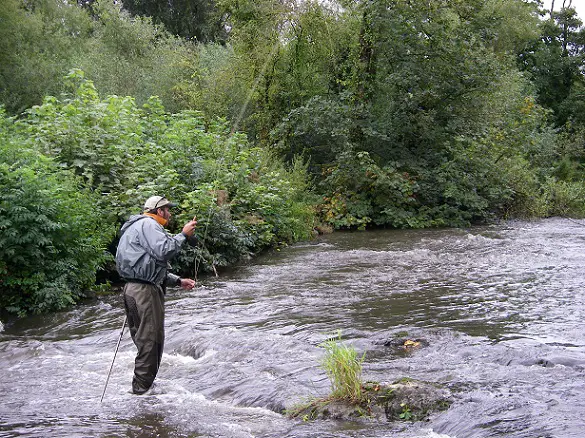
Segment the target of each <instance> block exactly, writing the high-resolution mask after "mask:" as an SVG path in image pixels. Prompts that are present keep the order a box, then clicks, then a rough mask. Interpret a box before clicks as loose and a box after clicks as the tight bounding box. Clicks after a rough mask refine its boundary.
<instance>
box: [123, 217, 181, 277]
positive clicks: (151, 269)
mask: <svg viewBox="0 0 585 438" xmlns="http://www.w3.org/2000/svg"><path fill="white" fill-rule="evenodd" d="M120 232H121V234H122V236H121V237H120V243H119V244H118V250H117V251H116V268H117V269H118V273H119V274H120V276H121V277H122V278H124V279H125V280H128V281H131V280H138V281H139V282H148V283H153V284H156V285H159V286H162V285H163V284H167V285H169V286H174V285H175V284H177V282H178V280H179V278H180V277H179V276H177V275H174V274H171V273H169V272H168V269H169V267H170V266H169V261H170V260H171V259H172V258H173V257H175V256H176V255H177V254H178V253H179V250H180V249H181V246H182V245H183V243H184V242H185V240H186V239H187V238H186V237H185V235H184V234H177V235H176V236H171V235H170V234H169V233H167V232H166V231H165V229H164V228H163V227H162V225H160V224H159V223H158V222H157V221H156V220H154V219H153V218H151V217H149V216H144V215H134V216H131V217H130V219H128V221H127V222H126V223H125V224H124V225H123V226H122V229H121V230H120Z"/></svg>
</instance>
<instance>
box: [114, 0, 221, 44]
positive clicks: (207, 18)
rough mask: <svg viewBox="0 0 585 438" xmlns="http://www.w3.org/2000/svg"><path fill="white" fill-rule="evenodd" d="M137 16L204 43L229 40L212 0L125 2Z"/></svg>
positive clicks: (130, 0)
mask: <svg viewBox="0 0 585 438" xmlns="http://www.w3.org/2000/svg"><path fill="white" fill-rule="evenodd" d="M122 3H123V5H124V8H125V9H127V10H128V11H129V12H130V13H132V14H133V15H142V16H146V17H152V18H153V20H154V21H155V22H157V23H162V24H164V25H165V27H166V28H167V29H168V30H169V32H171V33H173V34H175V35H180V36H182V37H184V38H187V39H195V40H197V41H200V42H210V41H211V42H213V41H215V42H221V41H224V40H225V38H226V30H225V27H224V26H223V20H222V19H221V15H220V13H219V11H218V10H217V7H216V6H215V2H214V1H209V0H196V1H195V0H174V1H172V2H169V1H167V0H123V2H122Z"/></svg>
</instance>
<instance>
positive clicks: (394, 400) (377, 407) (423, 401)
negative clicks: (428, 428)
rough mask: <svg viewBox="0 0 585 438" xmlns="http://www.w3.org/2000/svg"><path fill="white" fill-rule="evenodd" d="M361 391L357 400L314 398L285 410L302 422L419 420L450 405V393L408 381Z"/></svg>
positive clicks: (422, 383)
mask: <svg viewBox="0 0 585 438" xmlns="http://www.w3.org/2000/svg"><path fill="white" fill-rule="evenodd" d="M362 389H363V395H362V398H361V399H360V400H343V399H334V398H322V399H315V400H312V401H311V402H309V403H307V404H305V405H303V406H299V407H297V408H296V409H294V410H291V411H289V416H291V417H294V418H302V419H304V420H315V419H336V420H356V419H361V418H364V419H366V418H367V419H370V420H377V421H420V420H424V419H425V418H426V417H427V416H428V415H429V414H430V413H432V412H436V411H442V410H446V409H448V408H449V406H450V405H451V403H452V398H451V394H450V392H449V391H447V390H446V389H444V388H442V387H441V386H439V385H436V384H433V383H428V382H422V381H417V380H411V379H402V380H399V381H397V382H395V383H392V384H383V383H373V382H368V383H366V384H364V386H363V388H362Z"/></svg>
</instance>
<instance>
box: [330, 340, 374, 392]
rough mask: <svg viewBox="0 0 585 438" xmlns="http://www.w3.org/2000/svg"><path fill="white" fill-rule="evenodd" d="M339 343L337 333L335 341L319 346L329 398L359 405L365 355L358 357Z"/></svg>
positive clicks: (352, 350)
mask: <svg viewBox="0 0 585 438" xmlns="http://www.w3.org/2000/svg"><path fill="white" fill-rule="evenodd" d="M340 341H341V333H338V335H337V339H330V340H327V341H325V342H323V343H322V344H321V347H322V348H324V349H325V357H324V358H323V360H322V367H323V369H324V370H325V372H326V373H327V376H328V377H329V380H330V381H331V396H330V398H333V399H339V400H345V401H348V402H351V403H360V402H361V401H362V381H361V374H362V363H363V361H364V359H365V354H364V355H362V356H361V357H359V356H358V354H357V352H356V351H355V349H354V348H352V347H348V346H346V345H344V344H342V343H341V342H340Z"/></svg>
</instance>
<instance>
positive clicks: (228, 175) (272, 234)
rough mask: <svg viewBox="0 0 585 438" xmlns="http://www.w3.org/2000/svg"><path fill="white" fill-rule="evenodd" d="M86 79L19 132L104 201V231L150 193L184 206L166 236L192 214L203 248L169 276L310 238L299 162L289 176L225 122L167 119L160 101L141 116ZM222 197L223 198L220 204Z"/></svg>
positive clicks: (191, 251) (76, 74)
mask: <svg viewBox="0 0 585 438" xmlns="http://www.w3.org/2000/svg"><path fill="white" fill-rule="evenodd" d="M84 76H85V75H84V73H83V72H82V71H80V70H73V71H72V72H70V74H69V75H68V78H67V80H68V83H69V87H70V89H71V90H72V91H73V93H72V94H70V95H68V96H64V97H63V98H61V99H57V98H55V97H46V98H45V99H44V102H43V104H42V105H40V106H36V107H33V108H32V109H31V110H29V111H28V112H27V113H26V117H25V118H23V120H21V121H20V122H18V123H17V127H18V129H20V130H21V132H22V135H23V136H24V137H25V138H27V139H29V140H32V139H34V145H36V147H37V148H38V149H39V151H40V152H42V153H43V154H46V155H48V156H50V157H52V158H54V159H55V160H56V161H57V162H58V163H60V165H61V166H63V167H64V168H66V169H69V170H70V172H72V173H75V174H76V175H78V176H79V177H80V178H81V179H82V180H83V182H84V184H85V185H86V186H87V187H88V188H89V189H90V190H91V191H93V192H94V193H100V194H101V196H100V197H99V198H98V200H97V202H98V210H101V211H102V212H103V217H102V219H103V220H104V223H107V224H110V225H113V226H116V227H119V225H120V222H122V221H123V220H125V219H126V218H127V217H128V216H129V215H130V214H133V213H138V212H139V211H140V206H141V205H142V204H143V202H144V200H145V199H146V198H147V197H148V196H151V195H152V194H155V193H159V194H164V195H166V196H167V197H169V198H170V199H172V200H174V201H175V202H178V203H180V205H181V211H178V212H176V213H177V214H175V216H176V217H175V221H174V225H171V227H170V228H171V231H173V232H178V231H179V230H180V226H182V224H183V223H184V222H185V221H187V220H190V219H191V218H192V217H193V216H194V215H196V216H197V217H198V219H199V227H198V228H197V239H198V241H199V247H198V248H194V247H189V248H185V251H184V254H182V255H181V257H179V258H178V260H177V261H176V262H175V265H176V266H175V269H177V270H179V271H181V272H185V273H191V274H193V270H194V269H202V270H207V271H211V270H214V269H215V267H216V266H227V265H230V264H233V263H235V262H236V261H237V260H240V259H241V258H244V257H249V256H250V254H254V253H257V252H258V251H260V250H262V249H263V248H266V247H269V246H273V245H280V244H286V243H291V242H294V241H297V240H300V239H304V238H309V237H310V236H311V235H312V228H313V217H314V211H313V209H312V208H311V205H310V203H309V201H307V199H306V196H305V193H306V191H307V187H308V182H307V175H306V166H305V165H304V164H303V163H302V162H300V161H298V162H296V164H292V165H291V166H290V167H289V168H287V167H286V166H285V165H284V164H283V163H282V161H280V160H278V159H276V158H275V157H274V156H273V155H272V154H270V153H269V152H268V151H267V150H264V149H260V148H253V147H251V146H250V144H249V143H248V140H247V138H246V136H245V135H242V134H239V133H232V132H231V130H230V127H229V125H228V124H227V123H226V122H225V120H221V119H217V120H215V121H213V122H209V121H204V120H203V118H202V115H201V113H200V112H197V111H192V110H189V111H187V110H186V111H181V112H180V113H176V114H168V113H167V112H166V111H165V109H164V107H163V105H162V103H161V102H160V100H159V99H157V98H156V97H152V98H151V99H149V100H148V101H147V102H146V103H145V104H144V105H143V106H142V107H141V108H139V107H137V106H136V103H135V101H134V99H132V98H129V97H124V98H122V97H117V96H110V97H107V98H105V99H101V98H100V97H99V94H98V92H97V90H96V88H95V86H94V85H93V83H92V82H91V81H89V80H87V79H85V77H84ZM218 193H224V194H225V199H224V200H223V201H222V202H221V203H220V202H219V200H218V196H217V195H218ZM218 204H220V205H218ZM196 262H197V263H196ZM196 265H197V266H196ZM195 274H196V272H195Z"/></svg>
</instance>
